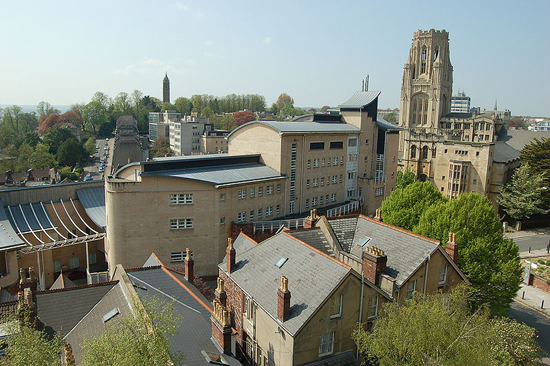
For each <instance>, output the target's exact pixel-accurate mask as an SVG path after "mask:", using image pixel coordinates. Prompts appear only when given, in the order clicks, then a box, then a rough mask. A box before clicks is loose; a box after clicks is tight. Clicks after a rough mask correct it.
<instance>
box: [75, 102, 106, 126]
mask: <svg viewBox="0 0 550 366" xmlns="http://www.w3.org/2000/svg"><path fill="white" fill-rule="evenodd" d="M82 113H83V116H84V127H85V128H86V129H87V130H92V131H93V132H94V133H96V132H97V131H98V130H99V129H100V128H101V126H102V125H103V124H105V123H107V122H109V115H108V109H107V108H106V107H105V106H104V105H103V104H101V102H99V101H91V102H90V103H88V104H86V105H85V106H84V109H83V110H82Z"/></svg>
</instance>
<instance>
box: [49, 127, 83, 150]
mask: <svg viewBox="0 0 550 366" xmlns="http://www.w3.org/2000/svg"><path fill="white" fill-rule="evenodd" d="M71 138H74V139H75V140H76V136H75V134H74V133H73V132H72V131H71V130H69V129H68V128H59V127H56V128H53V129H51V130H50V132H48V133H47V134H45V135H44V139H43V140H42V141H43V142H44V143H45V144H46V145H48V146H49V147H50V152H51V153H52V154H54V155H56V154H57V150H58V149H59V147H60V146H61V144H62V143H63V142H65V141H67V140H68V139H71Z"/></svg>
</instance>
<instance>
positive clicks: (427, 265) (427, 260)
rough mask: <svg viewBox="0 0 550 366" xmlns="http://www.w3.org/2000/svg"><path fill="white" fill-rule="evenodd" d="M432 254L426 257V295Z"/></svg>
mask: <svg viewBox="0 0 550 366" xmlns="http://www.w3.org/2000/svg"><path fill="white" fill-rule="evenodd" d="M431 257H432V256H431V254H430V255H429V256H428V258H427V259H426V268H425V269H424V295H426V285H427V284H428V270H429V268H430V259H431Z"/></svg>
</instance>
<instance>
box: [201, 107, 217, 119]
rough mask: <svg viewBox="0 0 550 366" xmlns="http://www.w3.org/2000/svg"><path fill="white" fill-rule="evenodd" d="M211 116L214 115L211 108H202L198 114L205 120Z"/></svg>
mask: <svg viewBox="0 0 550 366" xmlns="http://www.w3.org/2000/svg"><path fill="white" fill-rule="evenodd" d="M213 114H214V111H213V110H212V108H210V107H208V106H206V107H204V108H203V109H202V110H201V113H200V115H201V116H202V117H206V118H210V117H211V116H212V115H213Z"/></svg>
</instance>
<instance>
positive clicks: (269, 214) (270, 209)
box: [265, 206, 273, 217]
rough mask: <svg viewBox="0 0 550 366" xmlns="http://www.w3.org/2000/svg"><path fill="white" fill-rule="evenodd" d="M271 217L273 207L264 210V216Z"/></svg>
mask: <svg viewBox="0 0 550 366" xmlns="http://www.w3.org/2000/svg"><path fill="white" fill-rule="evenodd" d="M272 215H273V206H268V207H266V208H265V216H266V217H267V216H272Z"/></svg>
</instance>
